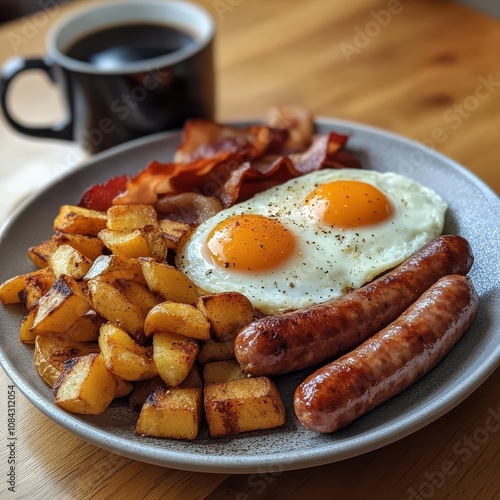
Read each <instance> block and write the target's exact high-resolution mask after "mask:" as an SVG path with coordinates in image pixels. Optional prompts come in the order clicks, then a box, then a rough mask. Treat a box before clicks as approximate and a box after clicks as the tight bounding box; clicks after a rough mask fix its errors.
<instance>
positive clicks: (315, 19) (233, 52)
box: [0, 0, 500, 500]
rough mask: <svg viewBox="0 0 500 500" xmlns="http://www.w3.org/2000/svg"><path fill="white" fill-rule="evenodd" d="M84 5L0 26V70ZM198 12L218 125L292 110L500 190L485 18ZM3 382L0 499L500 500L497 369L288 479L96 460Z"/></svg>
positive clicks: (274, 3) (277, 0)
mask: <svg viewBox="0 0 500 500" xmlns="http://www.w3.org/2000/svg"><path fill="white" fill-rule="evenodd" d="M83 3H96V2H95V1H91V0H87V1H78V2H72V3H70V4H67V5H66V4H65V5H63V2H53V3H52V4H51V5H55V8H54V9H52V10H51V11H48V10H45V11H42V13H45V14H46V16H45V17H42V16H41V15H40V14H38V16H39V17H38V18H33V17H28V18H24V19H20V20H18V21H15V22H12V23H9V24H5V25H3V26H0V63H2V62H3V61H4V60H6V59H7V58H8V57H10V56H13V55H20V54H42V53H43V52H44V37H45V33H46V31H47V29H48V28H49V26H50V25H51V24H52V23H53V22H54V21H55V20H56V19H57V18H58V17H59V16H61V15H63V14H64V13H66V12H68V11H70V10H72V9H74V8H75V7H78V6H79V4H83ZM199 3H202V4H203V5H205V6H206V7H207V9H209V10H210V11H211V12H212V13H213V15H214V18H215V20H216V22H217V28H218V36H217V43H216V51H217V77H218V104H217V113H218V118H219V119H220V120H231V119H248V118H253V117H255V118H259V117H262V116H263V114H264V112H265V110H266V109H267V108H268V107H269V106H270V105H274V104H286V103H295V104H301V105H304V106H307V107H308V108H309V109H311V110H312V111H313V112H314V113H315V114H317V115H322V116H331V117H338V118H344V119H348V120H352V121H357V122H362V123H366V124H371V125H375V126H378V127H382V128H385V129H388V130H392V131H394V132H397V133H399V134H402V135H405V136H407V137H410V138H413V139H416V140H419V141H423V142H424V143H425V144H426V145H427V146H428V147H430V148H433V149H436V150H438V151H440V152H442V153H444V154H446V155H448V156H450V157H451V158H453V159H455V160H456V161H458V162H459V163H461V164H463V165H464V166H466V167H467V168H468V169H470V170H471V171H473V172H474V173H475V174H476V175H477V176H479V177H480V178H481V179H483V180H484V181H485V182H486V183H487V184H488V185H489V186H491V188H492V189H493V190H495V191H496V192H497V193H500V173H499V165H500V146H499V142H500V137H499V131H500V54H499V51H498V47H499V46H500V29H499V23H498V21H496V20H494V19H493V18H489V17H487V16H485V15H483V14H480V13H477V12H475V11H473V10H471V9H469V8H466V7H463V6H460V5H457V4H454V3H452V2H447V1H424V0H414V1H410V0H407V1H404V0H401V1H397V0H383V1H379V0H354V1H351V2H344V1H341V0H309V1H301V0H268V1H266V0H213V1H212V0H204V1H201V2H199ZM46 5H47V4H46ZM36 19H37V21H36V23H37V24H35V20H36ZM30 26H32V28H30V29H29V27H30ZM17 35H18V36H21V37H24V41H23V43H19V40H20V39H19V37H18V38H16V36H17ZM16 40H17V43H16ZM28 94H29V92H26V100H29V99H30V96H29V95H28ZM485 210H487V207H485ZM11 333H12V332H1V334H2V335H7V334H11ZM0 372H1V370H0ZM10 386H11V382H10V381H9V379H8V378H7V377H6V376H5V374H4V373H3V372H1V373H0V440H3V443H4V444H2V445H0V476H1V477H2V479H1V480H0V498H2V499H3V498H5V499H7V498H16V499H17V498H30V499H42V498H53V499H55V500H59V499H108V498H109V499H121V498H127V499H148V500H149V499H160V498H167V499H182V500H186V499H204V498H205V499H210V500H215V499H237V500H246V499H254V498H255V499H287V500H288V499H303V498H318V499H319V498H339V499H343V498H350V499H353V500H361V499H370V500H379V499H380V500H392V499H404V500H407V499H408V500H410V499H417V500H419V499H428V498H433V499H436V500H437V499H465V500H469V499H470V500H472V499H479V500H498V499H500V474H499V470H500V451H499V450H500V432H499V430H500V422H499V414H500V395H499V394H500V392H499V390H498V388H499V387H500V371H499V370H498V369H497V371H496V372H495V373H494V374H493V375H492V376H491V377H490V378H489V379H488V380H487V381H486V382H485V383H484V384H483V385H482V386H481V387H480V388H479V389H478V390H477V391H475V392H474V393H473V394H472V395H471V396H470V397H468V398H467V399H466V400H465V401H464V402H462V403H461V404H460V405H459V406H457V407H456V408H454V409H453V410H452V411H450V412H449V413H447V414H446V415H444V416H443V417H441V418H440V419H438V420H437V421H435V422H433V423H431V424H430V425H428V426H426V427H425V428H423V429H421V430H419V431H418V432H416V433H414V434H412V435H410V436H408V437H406V438H404V439H402V440H400V441H398V442H396V443H393V444H391V445H389V446H386V447H384V448H381V449H379V450H376V451H373V452H371V453H367V454H365V455H362V456H359V457H356V458H352V459H349V460H345V461H342V462H338V463H333V464H330V465H325V466H321V467H315V468H310V469H304V470H299V471H291V472H281V471H280V470H279V466H277V467H276V468H275V469H273V470H268V471H262V473H260V474H243V475H230V476H228V475H222V474H201V473H192V472H184V471H176V470H171V469H166V468H162V467H157V466H151V465H147V464H144V463H141V462H137V461H134V460H130V459H126V458H123V457H120V456H117V455H114V454H111V453H109V452H106V451H103V450H101V449H99V448H96V447H95V446H93V445H91V444H88V443H86V442H84V441H82V440H81V439H79V438H77V437H75V436H74V435H72V434H71V433H69V432H67V431H65V430H64V429H62V428H61V427H60V426H58V425H56V424H55V423H54V422H52V421H51V420H49V419H48V418H47V417H45V416H44V415H43V414H41V413H40V412H39V411H38V410H37V409H36V408H35V407H33V406H32V405H31V403H29V402H28V401H27V400H26V399H25V398H24V397H23V396H22V394H21V393H20V392H19V390H18V389H16V388H10ZM9 391H14V392H15V401H16V435H17V446H16V492H15V493H12V492H10V491H9V490H8V483H7V480H8V477H7V472H8V458H9V449H8V448H7V447H6V446H5V443H6V442H7V418H8V411H7V410H8V409H7V405H8V400H9Z"/></svg>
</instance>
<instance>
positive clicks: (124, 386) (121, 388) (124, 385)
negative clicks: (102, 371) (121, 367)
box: [115, 375, 134, 398]
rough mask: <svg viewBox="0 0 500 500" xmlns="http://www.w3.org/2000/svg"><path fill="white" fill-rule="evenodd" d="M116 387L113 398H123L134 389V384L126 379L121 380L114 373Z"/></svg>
mask: <svg viewBox="0 0 500 500" xmlns="http://www.w3.org/2000/svg"><path fill="white" fill-rule="evenodd" d="M115 378H116V381H117V382H118V387H117V388H116V394H115V398H124V397H125V396H128V395H129V394H130V393H131V392H132V391H133V390H134V384H133V383H132V382H129V381H128V380H123V379H121V378H120V377H117V376H116V375H115Z"/></svg>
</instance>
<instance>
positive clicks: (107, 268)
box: [84, 255, 147, 285]
mask: <svg viewBox="0 0 500 500" xmlns="http://www.w3.org/2000/svg"><path fill="white" fill-rule="evenodd" d="M101 276H102V277H106V278H107V279H115V280H118V279H125V280H134V281H137V282H138V283H141V284H142V285H147V283H146V280H145V279H144V275H143V274H142V268H141V265H140V264H139V261H138V260H137V259H135V258H133V257H125V256H124V255H100V256H99V257H97V258H96V259H95V260H94V263H93V264H92V267H91V268H90V269H89V271H88V273H87V274H86V275H85V276H84V279H86V280H89V279H92V278H98V277H101Z"/></svg>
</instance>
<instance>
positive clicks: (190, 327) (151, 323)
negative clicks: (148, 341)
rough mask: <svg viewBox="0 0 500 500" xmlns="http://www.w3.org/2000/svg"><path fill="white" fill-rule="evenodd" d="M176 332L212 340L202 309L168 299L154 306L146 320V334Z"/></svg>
mask: <svg viewBox="0 0 500 500" xmlns="http://www.w3.org/2000/svg"><path fill="white" fill-rule="evenodd" d="M158 332H175V333H177V334H179V335H185V336H186V337H192V338H194V339H199V340H210V324H209V322H208V321H207V319H206V318H205V316H204V315H203V313H202V312H201V311H199V310H198V309H196V307H194V306H191V305H189V304H181V303H178V302H172V301H169V300H167V301H166V302H161V303H160V304H158V305H156V306H155V307H153V308H152V309H151V310H150V311H149V313H148V315H147V316H146V321H145V322H144V333H145V335H146V336H150V335H153V334H155V333H158Z"/></svg>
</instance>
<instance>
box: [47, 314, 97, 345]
mask: <svg viewBox="0 0 500 500" xmlns="http://www.w3.org/2000/svg"><path fill="white" fill-rule="evenodd" d="M101 321H102V319H101V318H100V317H99V316H98V315H97V313H96V312H95V311H92V310H90V311H88V312H87V313H85V314H84V315H83V316H81V317H80V318H78V319H77V320H76V321H75V322H74V323H73V324H72V325H71V326H70V327H69V328H68V329H67V330H66V331H65V332H64V334H63V335H64V336H65V337H66V338H67V339H68V340H70V341H73V342H94V341H96V340H97V336H98V333H99V327H100V322H101ZM40 333H41V334H43V332H40Z"/></svg>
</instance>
